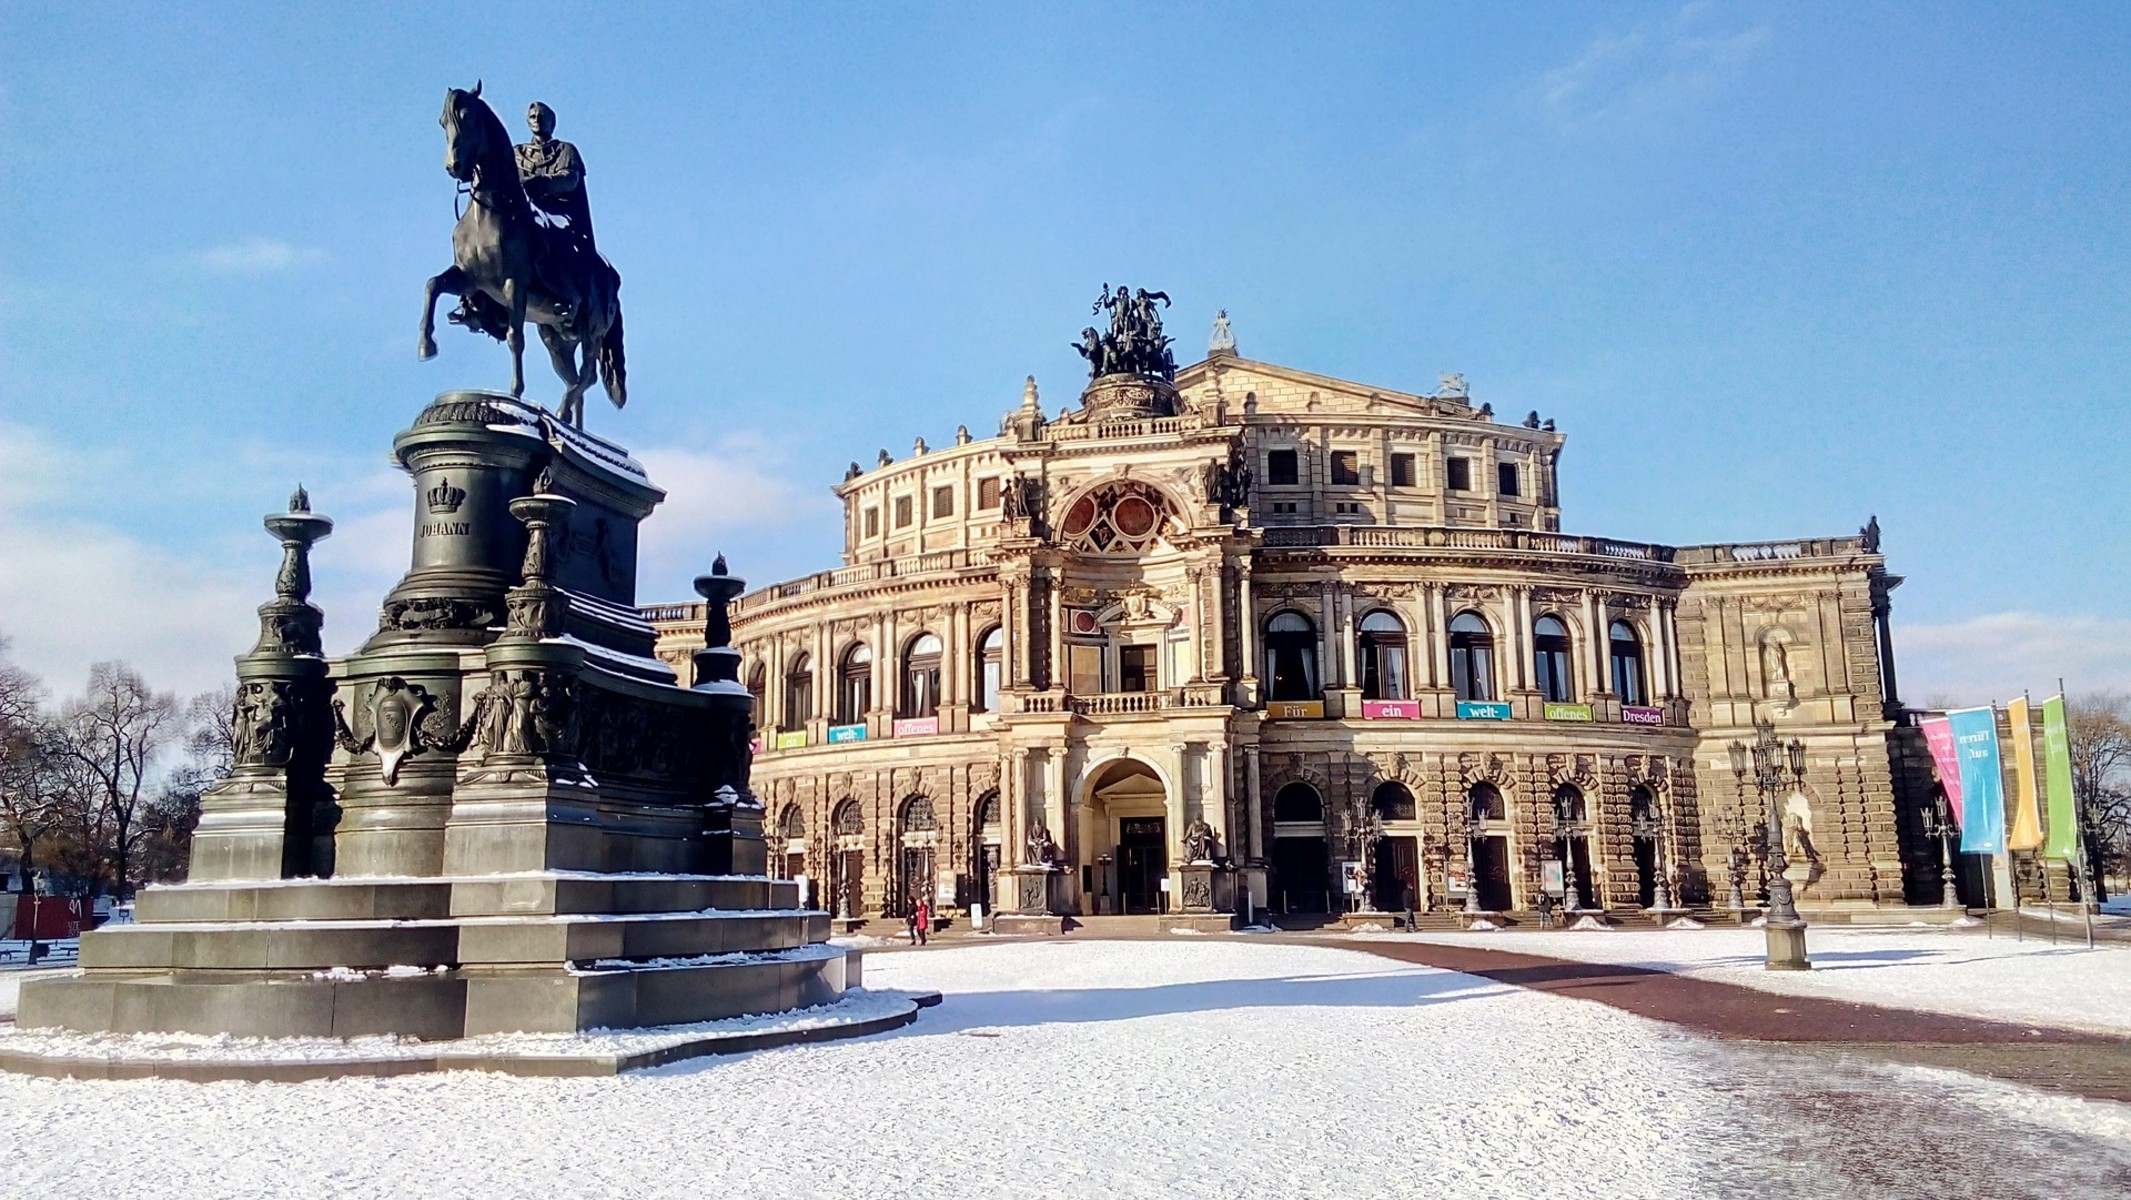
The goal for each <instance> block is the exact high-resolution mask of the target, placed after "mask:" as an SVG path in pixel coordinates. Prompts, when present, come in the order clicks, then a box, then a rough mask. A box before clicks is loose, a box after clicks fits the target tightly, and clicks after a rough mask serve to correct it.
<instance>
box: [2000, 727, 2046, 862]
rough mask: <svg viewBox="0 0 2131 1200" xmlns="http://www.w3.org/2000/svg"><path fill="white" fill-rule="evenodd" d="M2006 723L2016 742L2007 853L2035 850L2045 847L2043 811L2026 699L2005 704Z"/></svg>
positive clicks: (2006, 842) (2032, 733) (2033, 733)
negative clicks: (2038, 790)
mask: <svg viewBox="0 0 2131 1200" xmlns="http://www.w3.org/2000/svg"><path fill="white" fill-rule="evenodd" d="M2005 720H2006V725H2007V728H2008V729H2009V730H2010V736H2011V737H2012V739H2013V799H2012V803H2011V804H2008V805H2007V806H2006V807H2007V808H2009V809H2011V810H2012V823H2013V828H2012V832H2011V833H2009V834H2007V835H2006V838H2005V848H2006V849H2007V850H2033V849H2034V848H2035V847H2037V846H2040V845H2041V844H2042V808H2041V805H2040V803H2039V802H2038V801H2037V799H2036V796H2035V731H2034V730H2033V729H2032V728H2031V727H2030V726H2029V724H2028V717H2027V697H2025V696H2016V697H2014V698H2013V699H2011V700H2008V701H2006V702H2005Z"/></svg>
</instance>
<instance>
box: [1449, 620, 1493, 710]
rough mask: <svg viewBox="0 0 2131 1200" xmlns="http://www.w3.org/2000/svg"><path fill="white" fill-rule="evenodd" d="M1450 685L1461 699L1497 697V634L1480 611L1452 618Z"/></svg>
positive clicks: (1490, 698) (1489, 698)
mask: <svg viewBox="0 0 2131 1200" xmlns="http://www.w3.org/2000/svg"><path fill="white" fill-rule="evenodd" d="M1450 686H1451V687H1452V688H1454V689H1455V690H1456V691H1457V693H1458V699H1460V700H1492V699H1494V698H1495V634H1494V630H1492V629H1491V628H1489V627H1488V624H1487V621H1486V620H1485V619H1484V618H1483V617H1481V616H1480V614H1479V613H1476V612H1461V613H1459V614H1458V615H1457V616H1455V617H1452V618H1451V619H1450Z"/></svg>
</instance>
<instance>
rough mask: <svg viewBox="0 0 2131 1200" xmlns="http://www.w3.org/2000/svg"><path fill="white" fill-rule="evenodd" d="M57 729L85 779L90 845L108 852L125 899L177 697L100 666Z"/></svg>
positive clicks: (173, 725) (129, 671)
mask: <svg viewBox="0 0 2131 1200" xmlns="http://www.w3.org/2000/svg"><path fill="white" fill-rule="evenodd" d="M61 724H62V725H63V726H64V727H65V730H66V733H67V738H66V745H67V749H68V751H69V752H70V753H71V754H72V755H73V756H74V758H75V761H76V762H78V763H79V764H80V765H81V767H82V768H83V769H84V770H85V771H86V772H87V773H88V775H89V777H90V778H89V781H88V782H89V783H90V784H91V787H92V795H91V796H89V797H87V799H88V800H89V801H90V805H91V807H93V808H95V809H96V810H97V812H96V817H97V822H96V823H97V825H99V826H100V827H101V828H100V829H99V830H97V832H98V833H100V834H101V836H100V837H98V839H97V841H96V843H95V844H97V845H99V846H102V847H106V848H107V852H108V854H109V857H110V861H111V864H112V867H113V868H114V872H113V873H114V875H115V877H116V880H117V887H118V896H119V898H120V899H124V898H125V896H126V894H127V888H128V886H129V885H130V883H131V875H130V873H129V867H130V865H131V864H130V859H131V855H132V851H133V847H134V841H135V839H136V838H137V837H138V836H139V834H140V827H139V820H138V818H139V816H140V808H141V800H142V797H143V796H144V795H145V794H146V793H147V791H148V786H149V782H150V780H151V778H152V772H153V770H154V767H155V761H156V758H157V756H158V755H159V754H161V753H162V751H163V748H164V747H165V746H166V745H167V744H168V743H169V741H170V740H171V738H172V735H173V734H174V733H176V732H177V724H178V700H177V697H176V696H174V695H172V694H170V693H168V692H155V691H151V690H150V689H149V687H148V684H147V682H146V681H145V680H143V679H142V678H141V676H140V674H139V672H137V671H135V670H133V668H131V667H129V666H127V665H125V664H124V663H119V662H103V663H98V664H96V665H95V666H94V667H91V668H90V669H89V686H88V689H87V690H86V691H85V692H84V693H83V694H82V695H80V696H78V697H76V698H75V699H73V700H70V701H68V702H67V705H66V708H65V710H64V711H63V713H62V714H61Z"/></svg>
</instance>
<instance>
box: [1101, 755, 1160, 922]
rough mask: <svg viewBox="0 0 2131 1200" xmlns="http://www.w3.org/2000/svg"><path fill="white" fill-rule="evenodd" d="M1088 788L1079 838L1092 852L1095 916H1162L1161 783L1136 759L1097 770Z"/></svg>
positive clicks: (1117, 762)
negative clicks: (1085, 839)
mask: <svg viewBox="0 0 2131 1200" xmlns="http://www.w3.org/2000/svg"><path fill="white" fill-rule="evenodd" d="M1087 788H1088V792H1087V802H1086V804H1085V805H1084V806H1083V811H1084V812H1086V813H1087V814H1088V817H1087V820H1088V826H1087V827H1086V828H1085V829H1084V831H1083V832H1084V836H1085V837H1086V838H1087V843H1086V844H1087V845H1088V846H1090V847H1091V848H1092V849H1093V850H1094V851H1095V856H1094V858H1095V864H1094V865H1095V868H1096V871H1095V876H1096V877H1095V878H1093V879H1091V880H1090V881H1089V883H1090V884H1091V885H1092V887H1093V890H1094V892H1095V906H1094V907H1095V911H1096V912H1098V913H1102V912H1111V913H1159V912H1162V911H1165V910H1166V909H1167V907H1168V894H1167V893H1166V892H1165V891H1164V890H1163V887H1162V884H1163V882H1164V881H1165V880H1167V879H1168V878H1169V838H1170V829H1169V789H1168V787H1167V786H1166V785H1164V784H1163V782H1162V777H1161V776H1160V775H1159V774H1157V773H1156V772H1155V770H1154V768H1153V767H1150V766H1148V765H1147V764H1146V763H1143V762H1141V761H1140V760H1138V759H1136V758H1118V759H1112V760H1110V761H1109V762H1106V763H1104V764H1102V765H1101V766H1100V767H1097V768H1096V769H1095V772H1094V773H1093V774H1092V775H1090V776H1089V778H1088V784H1087Z"/></svg>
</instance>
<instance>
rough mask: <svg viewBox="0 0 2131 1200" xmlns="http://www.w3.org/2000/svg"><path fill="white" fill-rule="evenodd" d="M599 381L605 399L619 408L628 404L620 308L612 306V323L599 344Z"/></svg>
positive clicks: (627, 368)
mask: <svg viewBox="0 0 2131 1200" xmlns="http://www.w3.org/2000/svg"><path fill="white" fill-rule="evenodd" d="M599 381H600V382H601V383H603V384H605V385H606V388H607V399H609V400H612V401H614V407H616V408H620V407H622V406H623V405H625V404H627V403H629V363H628V359H627V357H626V356H625V355H624V353H623V351H622V306H621V305H620V304H619V303H617V304H616V305H615V306H614V323H613V324H612V325H609V326H607V336H605V337H603V338H601V339H600V342H599Z"/></svg>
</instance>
